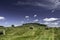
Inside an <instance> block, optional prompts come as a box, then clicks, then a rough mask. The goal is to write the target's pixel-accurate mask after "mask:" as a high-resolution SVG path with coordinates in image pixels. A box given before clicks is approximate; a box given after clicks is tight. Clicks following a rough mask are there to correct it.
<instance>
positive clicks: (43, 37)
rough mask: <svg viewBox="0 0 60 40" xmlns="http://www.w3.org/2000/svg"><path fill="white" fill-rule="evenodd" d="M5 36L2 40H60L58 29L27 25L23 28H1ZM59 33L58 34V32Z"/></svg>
mask: <svg viewBox="0 0 60 40" xmlns="http://www.w3.org/2000/svg"><path fill="white" fill-rule="evenodd" d="M1 29H4V30H5V35H0V40H59V39H60V37H59V35H60V34H58V33H59V32H60V31H59V30H58V29H57V28H47V27H45V26H40V25H36V24H32V25H31V24H29V25H28V24H27V25H26V24H25V25H23V26H22V27H7V28H1ZM56 31H57V32H56ZM57 34H58V35H57Z"/></svg>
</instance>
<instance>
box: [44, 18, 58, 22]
mask: <svg viewBox="0 0 60 40" xmlns="http://www.w3.org/2000/svg"><path fill="white" fill-rule="evenodd" d="M56 20H58V18H44V19H43V21H48V22H49V21H56Z"/></svg>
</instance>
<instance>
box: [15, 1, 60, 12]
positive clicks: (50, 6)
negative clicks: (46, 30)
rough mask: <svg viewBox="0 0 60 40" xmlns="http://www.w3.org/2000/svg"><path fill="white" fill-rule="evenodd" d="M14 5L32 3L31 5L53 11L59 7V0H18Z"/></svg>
mask: <svg viewBox="0 0 60 40" xmlns="http://www.w3.org/2000/svg"><path fill="white" fill-rule="evenodd" d="M16 5H32V6H40V7H44V8H47V9H53V11H52V12H54V10H55V9H60V6H59V5H60V0H43V1H42V2H41V1H40V0H37V1H32V0H31V1H30V2H29V1H27V2H21V1H18V2H17V3H16Z"/></svg>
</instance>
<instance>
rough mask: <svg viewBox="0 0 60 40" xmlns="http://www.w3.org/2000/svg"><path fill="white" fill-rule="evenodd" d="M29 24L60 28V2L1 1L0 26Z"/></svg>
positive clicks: (42, 0) (49, 0)
mask: <svg viewBox="0 0 60 40" xmlns="http://www.w3.org/2000/svg"><path fill="white" fill-rule="evenodd" d="M27 22H39V23H42V24H46V25H48V26H60V0H0V25H3V26H9V25H12V24H14V25H21V24H23V23H27Z"/></svg>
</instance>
